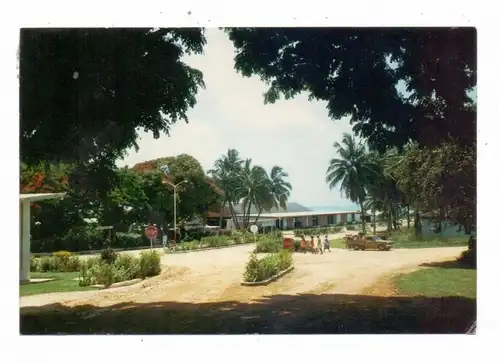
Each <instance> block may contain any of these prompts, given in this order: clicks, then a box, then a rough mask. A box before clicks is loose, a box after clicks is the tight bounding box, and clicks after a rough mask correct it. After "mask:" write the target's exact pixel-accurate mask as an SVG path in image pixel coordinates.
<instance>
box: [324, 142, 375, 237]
mask: <svg viewBox="0 0 500 363" xmlns="http://www.w3.org/2000/svg"><path fill="white" fill-rule="evenodd" d="M333 146H334V148H335V149H336V153H337V154H338V155H339V156H340V158H332V159H331V160H330V163H329V166H328V169H327V171H326V182H327V183H328V186H329V187H330V189H333V188H335V187H336V186H337V185H339V184H340V191H341V193H343V194H345V196H346V197H347V198H349V199H350V200H351V201H353V202H354V203H358V204H359V205H360V207H361V215H362V216H363V217H364V215H365V200H366V188H367V187H368V185H369V180H370V178H371V177H372V176H373V175H374V173H375V170H374V168H373V165H372V163H371V162H370V159H369V158H368V154H367V151H366V148H365V145H364V143H362V142H361V141H358V140H356V139H355V138H354V137H353V136H352V135H351V134H347V133H344V135H343V137H342V144H339V143H338V142H335V143H334V144H333ZM362 226H363V232H365V219H364V218H362Z"/></svg>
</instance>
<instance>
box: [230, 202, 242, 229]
mask: <svg viewBox="0 0 500 363" xmlns="http://www.w3.org/2000/svg"><path fill="white" fill-rule="evenodd" d="M229 211H230V212H231V217H232V218H233V223H234V227H235V228H236V229H240V223H239V222H238V217H237V216H236V212H235V211H234V207H233V203H232V202H231V201H229Z"/></svg>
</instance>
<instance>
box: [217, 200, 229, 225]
mask: <svg viewBox="0 0 500 363" xmlns="http://www.w3.org/2000/svg"><path fill="white" fill-rule="evenodd" d="M226 202H227V200H226V199H224V202H223V203H222V207H221V208H220V216H219V227H220V228H221V229H222V220H223V216H222V215H223V214H224V207H225V206H226Z"/></svg>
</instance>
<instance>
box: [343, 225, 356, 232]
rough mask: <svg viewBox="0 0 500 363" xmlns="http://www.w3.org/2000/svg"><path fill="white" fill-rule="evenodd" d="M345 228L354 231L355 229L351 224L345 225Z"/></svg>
mask: <svg viewBox="0 0 500 363" xmlns="http://www.w3.org/2000/svg"><path fill="white" fill-rule="evenodd" d="M345 229H346V230H348V231H355V230H356V227H355V226H354V225H352V224H347V225H346V227H345Z"/></svg>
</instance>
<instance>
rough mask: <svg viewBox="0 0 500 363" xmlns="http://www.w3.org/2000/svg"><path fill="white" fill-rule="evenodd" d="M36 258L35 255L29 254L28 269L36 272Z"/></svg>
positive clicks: (37, 261)
mask: <svg viewBox="0 0 500 363" xmlns="http://www.w3.org/2000/svg"><path fill="white" fill-rule="evenodd" d="M39 260H40V259H38V258H36V257H35V256H30V271H31V272H37V271H38V264H39Z"/></svg>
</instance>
